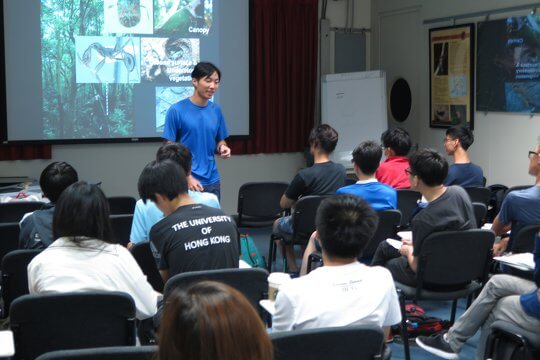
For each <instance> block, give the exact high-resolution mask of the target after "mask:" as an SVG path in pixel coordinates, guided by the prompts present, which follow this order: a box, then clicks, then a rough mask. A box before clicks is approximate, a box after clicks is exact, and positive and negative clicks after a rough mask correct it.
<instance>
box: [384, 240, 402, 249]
mask: <svg viewBox="0 0 540 360" xmlns="http://www.w3.org/2000/svg"><path fill="white" fill-rule="evenodd" d="M386 242H387V243H389V244H390V245H392V246H393V247H395V248H396V249H398V250H399V249H401V241H399V240H395V239H386Z"/></svg>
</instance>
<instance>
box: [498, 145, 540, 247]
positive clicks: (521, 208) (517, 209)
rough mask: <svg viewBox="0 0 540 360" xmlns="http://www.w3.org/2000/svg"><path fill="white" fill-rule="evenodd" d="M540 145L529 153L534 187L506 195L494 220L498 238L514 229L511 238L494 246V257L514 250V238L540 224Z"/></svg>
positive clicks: (502, 240) (530, 173)
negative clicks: (539, 166) (539, 164)
mask: <svg viewBox="0 0 540 360" xmlns="http://www.w3.org/2000/svg"><path fill="white" fill-rule="evenodd" d="M539 152H540V145H536V146H535V148H534V150H532V151H529V175H531V176H534V177H535V183H534V186H531V187H530V188H528V189H525V190H515V191H511V192H509V193H508V195H506V197H505V198H504V200H503V203H502V205H501V210H500V211H499V213H498V214H497V216H496V217H495V219H494V220H493V226H492V227H491V230H492V231H493V232H494V233H495V235H496V236H501V235H504V234H505V233H507V232H508V231H509V230H510V229H512V233H511V235H510V237H503V238H502V239H501V241H499V242H497V243H495V245H493V256H499V255H501V254H502V253H503V252H505V251H507V250H512V245H513V242H512V240H513V236H514V235H515V234H517V233H519V231H520V230H521V229H522V228H523V227H525V226H527V225H533V224H540V173H539V171H538V161H540V156H538V153H539Z"/></svg>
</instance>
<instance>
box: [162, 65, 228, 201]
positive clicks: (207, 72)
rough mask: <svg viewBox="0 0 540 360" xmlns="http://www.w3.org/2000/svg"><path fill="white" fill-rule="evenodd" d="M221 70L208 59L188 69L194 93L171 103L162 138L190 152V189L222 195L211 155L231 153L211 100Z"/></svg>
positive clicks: (225, 155) (224, 157)
mask: <svg viewBox="0 0 540 360" xmlns="http://www.w3.org/2000/svg"><path fill="white" fill-rule="evenodd" d="M220 79H221V72H220V71H219V69H218V68H217V67H216V66H215V65H213V64H211V63H208V62H200V63H198V64H197V65H195V68H194V69H193V72H192V73H191V82H192V83H193V87H194V90H193V95H191V96H190V97H189V98H187V99H184V100H181V101H179V102H177V103H176V104H174V105H172V106H171V107H170V109H169V110H168V111H167V115H166V116H165V129H164V130H163V139H164V140H165V141H167V142H179V143H181V144H183V145H184V146H186V147H187V148H188V149H189V150H191V153H192V154H193V163H192V168H191V176H189V177H188V186H189V189H190V190H192V191H205V192H210V193H214V194H216V196H217V197H218V199H219V198H220V195H221V183H220V178H219V174H218V169H217V166H216V161H215V159H214V155H216V154H217V155H219V156H221V158H222V159H227V158H229V157H231V149H230V148H229V147H228V146H227V143H226V142H225V139H226V138H227V137H228V136H229V134H228V132H227V125H226V124H225V119H224V118H223V114H222V113H221V108H220V107H219V105H217V104H215V103H214V102H212V101H210V99H211V98H212V97H213V96H214V94H215V92H216V91H217V89H218V87H219V81H220Z"/></svg>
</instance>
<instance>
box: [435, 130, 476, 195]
mask: <svg viewBox="0 0 540 360" xmlns="http://www.w3.org/2000/svg"><path fill="white" fill-rule="evenodd" d="M473 142H474V135H473V133H472V131H471V129H469V128H468V127H465V126H463V125H458V126H452V127H451V128H449V129H448V130H446V137H445V138H444V149H445V150H446V153H447V154H448V155H452V156H453V157H454V164H453V165H451V166H450V168H449V169H448V176H447V177H446V180H444V185H446V186H450V185H459V186H461V187H464V188H467V187H481V186H484V172H483V171H482V168H481V167H480V166H478V165H475V164H473V163H472V162H471V160H470V159H469V154H468V153H467V150H468V149H469V147H470V146H471V145H472V144H473Z"/></svg>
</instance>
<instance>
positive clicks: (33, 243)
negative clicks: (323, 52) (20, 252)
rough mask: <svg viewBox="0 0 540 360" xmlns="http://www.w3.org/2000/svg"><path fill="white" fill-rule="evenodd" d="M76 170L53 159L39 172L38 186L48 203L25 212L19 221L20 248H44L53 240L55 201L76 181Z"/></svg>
mask: <svg viewBox="0 0 540 360" xmlns="http://www.w3.org/2000/svg"><path fill="white" fill-rule="evenodd" d="M78 180H79V176H78V174H77V171H76V170H75V169H74V168H73V167H72V166H71V165H70V164H68V163H66V162H59V161H55V162H53V163H51V164H49V165H47V167H46V168H45V169H43V171H42V172H41V175H40V177H39V186H40V187H41V191H42V192H43V195H44V196H45V197H46V198H47V199H49V201H50V203H48V204H45V205H43V207H42V208H41V209H40V210H36V211H34V212H31V213H28V214H25V215H24V217H23V218H22V220H21V222H20V227H21V231H20V233H19V248H20V249H45V248H46V247H47V246H49V245H50V244H51V243H52V242H53V239H54V238H53V234H52V228H53V224H52V221H53V214H54V207H55V204H56V201H57V200H58V198H59V197H60V195H61V194H62V192H63V191H64V190H65V189H66V188H67V187H68V186H69V185H71V184H73V183H75V182H77V181H78Z"/></svg>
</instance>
